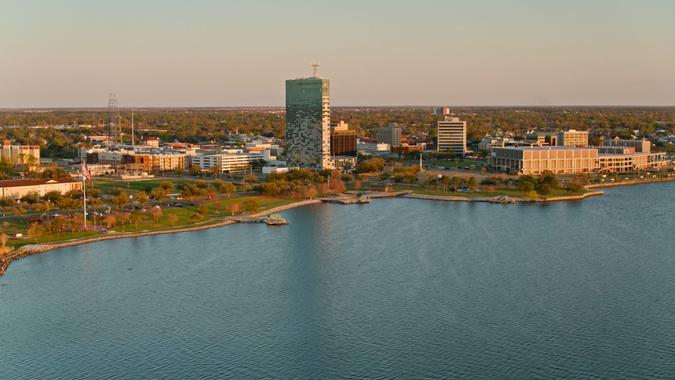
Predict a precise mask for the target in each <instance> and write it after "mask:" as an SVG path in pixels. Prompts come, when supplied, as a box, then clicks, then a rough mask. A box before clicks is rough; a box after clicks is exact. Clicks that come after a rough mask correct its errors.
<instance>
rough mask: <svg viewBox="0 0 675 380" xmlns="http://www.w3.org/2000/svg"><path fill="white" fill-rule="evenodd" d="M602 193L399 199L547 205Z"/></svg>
mask: <svg viewBox="0 0 675 380" xmlns="http://www.w3.org/2000/svg"><path fill="white" fill-rule="evenodd" d="M603 194H604V192H602V191H589V192H587V193H584V194H580V195H559V196H554V197H544V198H535V199H531V198H523V197H508V200H509V201H504V198H502V196H494V197H460V196H456V195H428V194H404V195H402V196H401V197H403V198H409V199H424V200H430V201H444V202H483V203H496V204H509V203H549V202H573V201H581V200H584V199H586V198H590V197H597V196H601V195H603Z"/></svg>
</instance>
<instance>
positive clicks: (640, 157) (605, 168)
mask: <svg viewBox="0 0 675 380" xmlns="http://www.w3.org/2000/svg"><path fill="white" fill-rule="evenodd" d="M598 166H599V171H601V172H612V173H628V172H634V171H638V170H660V169H663V168H665V167H667V166H668V160H667V159H666V153H629V154H600V155H599V156H598Z"/></svg>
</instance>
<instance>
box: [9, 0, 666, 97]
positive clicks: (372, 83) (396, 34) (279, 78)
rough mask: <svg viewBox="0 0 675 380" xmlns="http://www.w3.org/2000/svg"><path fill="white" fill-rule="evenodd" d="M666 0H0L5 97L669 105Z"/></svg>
mask: <svg viewBox="0 0 675 380" xmlns="http://www.w3.org/2000/svg"><path fill="white" fill-rule="evenodd" d="M674 16H675V1H673V0H641V1H638V0H634V1H625V0H585V1H582V0H567V1H562V0H561V1H548V0H536V1H535V0H511V1H506V0H503V1H498V0H491V1H490V0H472V1H468V0H465V1H452V0H416V1H408V0H406V1H398V0H386V1H385V0H339V1H338V0H332V1H323V0H314V1H299V0H220V1H215V0H214V1H208V0H193V1H188V0H173V1H169V0H161V1H160V0H154V1H153V0H115V1H98V0H42V1H33V0H2V2H1V3H0V108H2V107H69V106H105V105H106V103H107V97H108V93H109V92H115V93H117V96H118V98H119V100H120V105H121V106H244V105H259V106H265V105H275V106H280V105H283V100H284V94H283V91H284V84H283V81H284V80H285V79H287V78H294V77H299V76H306V75H308V74H309V73H310V68H309V64H310V63H312V62H314V61H318V62H320V63H321V70H320V71H321V74H322V76H323V77H327V78H329V79H331V85H332V89H331V90H332V91H331V96H332V103H333V104H334V105H574V104H580V105H675V23H674V22H673V17H674Z"/></svg>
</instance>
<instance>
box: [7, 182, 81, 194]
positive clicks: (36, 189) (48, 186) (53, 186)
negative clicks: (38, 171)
mask: <svg viewBox="0 0 675 380" xmlns="http://www.w3.org/2000/svg"><path fill="white" fill-rule="evenodd" d="M79 190H82V182H79V181H75V180H72V179H42V178H40V179H12V180H6V181H0V198H9V199H19V198H21V197H23V196H25V195H28V194H29V193H37V194H38V195H39V196H41V197H42V196H44V195H45V194H47V193H49V192H51V191H58V192H59V193H61V194H65V193H67V192H69V191H79Z"/></svg>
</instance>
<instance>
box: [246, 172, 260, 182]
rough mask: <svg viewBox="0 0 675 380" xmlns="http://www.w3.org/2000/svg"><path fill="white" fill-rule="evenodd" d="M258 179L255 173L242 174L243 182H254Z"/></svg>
mask: <svg viewBox="0 0 675 380" xmlns="http://www.w3.org/2000/svg"><path fill="white" fill-rule="evenodd" d="M257 180H258V177H256V175H255V174H247V175H245V176H244V182H246V183H248V184H251V183H255V182H256V181H257Z"/></svg>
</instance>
